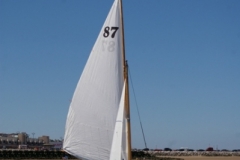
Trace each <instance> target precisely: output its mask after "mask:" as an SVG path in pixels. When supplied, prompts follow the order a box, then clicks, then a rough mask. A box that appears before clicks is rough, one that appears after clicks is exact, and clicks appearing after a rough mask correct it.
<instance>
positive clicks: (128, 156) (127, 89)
mask: <svg viewBox="0 0 240 160" xmlns="http://www.w3.org/2000/svg"><path fill="white" fill-rule="evenodd" d="M120 9H121V13H120V16H121V27H122V56H123V66H124V73H123V74H124V75H123V76H124V81H125V82H126V84H125V85H126V86H125V87H126V92H125V102H124V104H125V115H126V119H127V124H126V125H127V153H128V155H127V159H128V160H131V159H132V146H131V124H130V104H129V85H128V64H127V61H126V58H125V40H124V24H123V7H122V0H120Z"/></svg>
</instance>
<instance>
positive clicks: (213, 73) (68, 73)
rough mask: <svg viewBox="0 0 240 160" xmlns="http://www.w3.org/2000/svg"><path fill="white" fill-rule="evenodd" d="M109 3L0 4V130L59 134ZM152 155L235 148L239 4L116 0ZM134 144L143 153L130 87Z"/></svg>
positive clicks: (239, 142)
mask: <svg viewBox="0 0 240 160" xmlns="http://www.w3.org/2000/svg"><path fill="white" fill-rule="evenodd" d="M112 3H113V0H101V1H100V0H55V1H49V0H34V1H32V0H18V1H13V0H0V132H4V133H12V132H17V131H19V132H27V133H29V134H30V135H31V133H33V132H35V137H38V136H42V135H49V136H50V138H52V139H59V138H60V137H63V136H64V127H65V121H66V116H67V112H68V107H69V103H70V99H71V98H72V95H73V92H74V89H75V87H76V84H77V82H78V79H79V77H80V75H81V72H82V69H83V67H84V65H85V62H86V60H87V58H88V55H89V53H90V51H91V49H92V46H93V44H94V42H95V40H96V38H97V36H98V33H99V31H100V29H101V27H102V24H103V22H104V20H105V18H106V16H107V13H108V11H109V9H110V7H111V5H112ZM123 5H124V18H125V19H124V20H125V22H124V23H125V34H126V35H125V39H126V54H127V59H128V61H129V65H130V72H131V78H132V81H133V86H134V89H135V93H136V98H137V103H138V106H139V111H140V114H141V118H142V123H143V127H144V131H145V136H146V140H147V144H148V147H149V148H156V147H157V148H164V147H171V148H175V149H176V148H180V147H189V148H193V149H200V148H203V149H206V148H207V147H208V146H209V145H210V146H212V147H214V148H216V147H217V146H218V148H219V149H225V148H227V149H236V148H240V125H239V122H240V116H239V115H240V18H239V17H240V9H239V8H240V1H239V0H181V1H179V0H123ZM131 98H132V102H131V107H132V108H131V114H132V120H131V121H132V141H133V142H132V143H133V147H134V148H144V142H143V138H142V134H141V129H140V125H139V120H138V117H137V110H136V105H135V101H134V99H133V94H132V89H131Z"/></svg>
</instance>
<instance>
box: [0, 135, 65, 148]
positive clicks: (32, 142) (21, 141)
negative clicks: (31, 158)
mask: <svg viewBox="0 0 240 160" xmlns="http://www.w3.org/2000/svg"><path fill="white" fill-rule="evenodd" d="M53 142H54V143H53ZM55 142H57V143H55ZM62 143H63V142H62V141H60V140H55V141H53V140H50V138H49V136H46V135H43V136H41V137H38V138H31V137H30V136H29V135H28V134H27V133H25V132H22V133H10V134H7V133H0V149H26V148H27V149H37V150H40V149H61V148H60V147H62Z"/></svg>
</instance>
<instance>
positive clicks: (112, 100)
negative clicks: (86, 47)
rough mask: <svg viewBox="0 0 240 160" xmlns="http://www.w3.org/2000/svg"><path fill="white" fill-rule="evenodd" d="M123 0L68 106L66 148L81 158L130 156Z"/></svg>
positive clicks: (119, 0) (116, 6)
mask: <svg viewBox="0 0 240 160" xmlns="http://www.w3.org/2000/svg"><path fill="white" fill-rule="evenodd" d="M122 11H123V9H122V0H114V3H113V5H112V7H111V9H110V11H109V13H108V15H107V18H106V20H105V22H104V24H103V26H102V28H101V30H100V33H99V35H98V37H97V40H96V42H95V44H94V46H93V48H92V51H91V53H90V55H89V58H88V60H87V63H86V65H85V67H84V70H83V72H82V75H81V77H80V79H79V82H78V84H77V87H76V89H75V92H74V94H73V98H72V101H71V104H70V107H69V111H68V115H67V120H66V126H65V135H64V143H63V150H64V151H66V152H67V153H69V154H71V155H73V156H75V157H77V158H79V159H82V160H109V159H110V160H131V130H130V128H131V127H130V110H129V94H128V90H129V89H128V65H127V61H126V60H125V48H124V46H125V45H124V28H123V26H124V25H123V13H122Z"/></svg>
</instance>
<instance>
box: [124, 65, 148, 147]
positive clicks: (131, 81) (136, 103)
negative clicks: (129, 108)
mask: <svg viewBox="0 0 240 160" xmlns="http://www.w3.org/2000/svg"><path fill="white" fill-rule="evenodd" d="M128 71H129V77H130V81H131V86H132V90H133V96H134V100H135V103H136V108H137V113H138V119H139V122H140V126H141V130H142V135H143V140H144V144H145V148H147V143H146V139H145V135H144V131H143V126H142V121H141V117H140V113H139V109H138V103H137V99H136V94H135V91H134V87H133V82H132V76H131V72H130V67H129V66H128Z"/></svg>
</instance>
